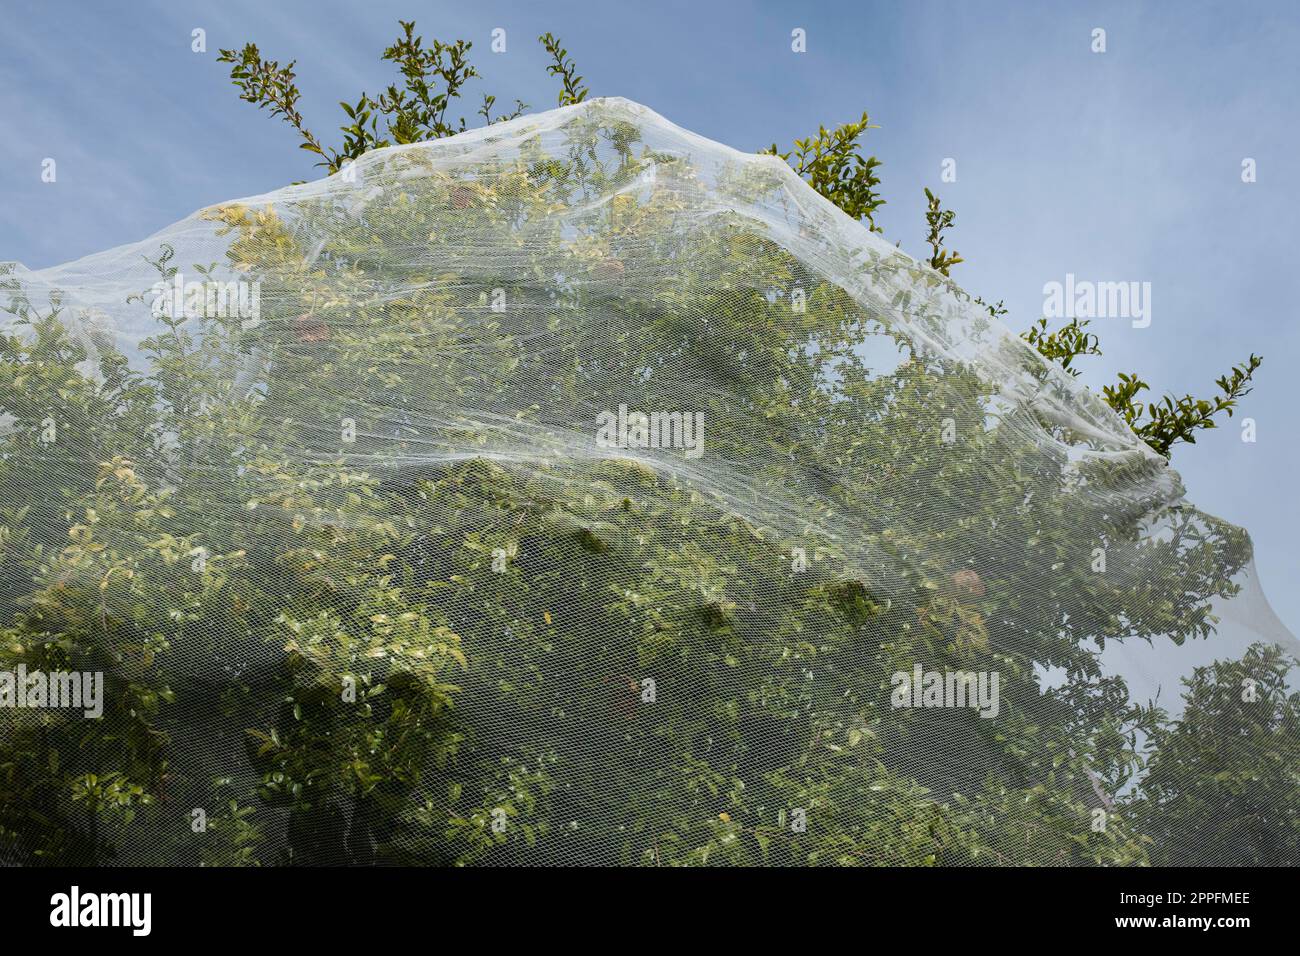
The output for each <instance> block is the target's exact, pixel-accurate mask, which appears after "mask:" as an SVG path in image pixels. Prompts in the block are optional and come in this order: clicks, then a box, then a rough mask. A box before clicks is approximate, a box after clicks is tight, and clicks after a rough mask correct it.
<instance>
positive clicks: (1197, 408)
mask: <svg viewBox="0 0 1300 956" xmlns="http://www.w3.org/2000/svg"><path fill="white" fill-rule="evenodd" d="M1263 361H1264V360H1263V359H1262V358H1260V357H1259V356H1258V355H1253V354H1252V355H1251V356H1250V358H1249V359H1247V360H1246V361H1245V362H1243V363H1241V364H1240V365H1234V366H1233V368H1232V372H1231V373H1230V374H1228V375H1223V376H1220V378H1219V379H1218V380H1217V381H1216V382H1215V384H1216V385H1218V386H1219V392H1220V394H1219V395H1216V396H1214V397H1213V398H1208V399H1207V398H1195V397H1194V396H1192V395H1183V396H1181V397H1175V396H1173V395H1166V396H1165V397H1164V398H1163V399H1161V400H1160V401H1159V402H1150V403H1145V402H1141V401H1139V400H1138V395H1139V394H1140V393H1141V392H1143V391H1145V390H1146V389H1147V388H1149V387H1150V386H1148V385H1147V383H1146V382H1144V381H1142V379H1140V378H1139V377H1138V376H1137V375H1136V374H1125V373H1123V372H1121V373H1120V376H1119V383H1118V384H1116V385H1107V386H1105V388H1104V389H1103V391H1104V392H1105V395H1106V401H1107V402H1108V403H1109V404H1110V406H1111V408H1113V409H1115V411H1117V412H1119V413H1120V415H1122V416H1123V418H1124V421H1126V422H1128V424H1129V427H1130V428H1132V429H1133V431H1134V432H1136V433H1137V434H1138V435H1139V436H1140V437H1141V438H1142V440H1143V441H1145V442H1146V443H1147V444H1148V445H1150V446H1151V447H1152V448H1154V449H1155V450H1156V451H1158V452H1159V453H1160V454H1162V455H1166V456H1167V455H1168V454H1169V450H1170V449H1171V448H1172V447H1173V446H1174V444H1176V443H1177V442H1187V443H1188V444H1193V445H1194V444H1196V433H1197V431H1199V430H1201V429H1205V428H1217V427H1218V425H1217V423H1216V422H1215V420H1214V418H1215V416H1216V415H1218V414H1220V413H1226V414H1227V416H1228V417H1229V418H1231V417H1232V413H1233V410H1234V409H1235V408H1236V407H1237V401H1238V400H1239V399H1241V398H1244V397H1245V396H1246V395H1249V394H1250V391H1251V389H1252V387H1253V386H1252V384H1251V377H1252V376H1253V375H1254V374H1255V370H1256V369H1257V368H1259V366H1260V364H1261V363H1262V362H1263Z"/></svg>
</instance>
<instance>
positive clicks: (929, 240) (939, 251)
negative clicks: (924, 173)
mask: <svg viewBox="0 0 1300 956" xmlns="http://www.w3.org/2000/svg"><path fill="white" fill-rule="evenodd" d="M925 199H926V210H925V225H926V228H927V230H928V231H927V232H926V236H925V242H926V245H928V246H929V247H930V268H931V269H934V270H935V271H936V272H939V273H941V274H943V275H945V276H946V275H948V274H949V270H950V269H952V267H953V266H955V265H956V264H957V263H959V262H963V261H965V260H963V259H962V257H961V256H960V255H958V254H957V253H956V252H949V251H948V250H946V249H944V247H943V234H944V232H946V231H947V230H948V229H950V228H951V227H952V224H953V222H954V221H955V220H956V218H957V214H956V213H955V212H953V211H952V210H951V209H944V208H943V207H942V206H941V205H940V204H939V197H938V196H936V195H935V194H934V193H932V192H931V191H930V189H929V187H927V188H926V190H925Z"/></svg>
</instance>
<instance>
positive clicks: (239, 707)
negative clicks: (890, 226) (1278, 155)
mask: <svg viewBox="0 0 1300 956" xmlns="http://www.w3.org/2000/svg"><path fill="white" fill-rule="evenodd" d="M936 254H937V253H936ZM2 268H3V274H0V306H3V307H4V308H6V309H7V310H8V312H7V315H6V316H5V318H6V319H7V320H8V321H7V327H6V329H5V334H4V338H3V340H0V351H2V352H3V354H2V355H0V602H2V603H3V607H2V608H0V611H2V612H3V619H2V623H3V626H4V628H5V630H4V634H3V636H2V638H0V669H3V670H6V671H9V672H12V673H15V674H16V673H18V672H19V668H20V667H21V668H22V669H23V670H24V671H25V672H27V673H45V674H57V673H64V672H75V673H82V672H94V673H102V675H103V685H104V689H103V701H102V703H103V713H102V716H101V717H98V718H87V717H86V716H85V715H83V713H82V712H81V711H80V710H73V709H67V708H64V709H54V708H50V707H40V706H27V707H6V708H2V709H0V858H3V859H4V860H6V861H10V862H23V863H98V864H108V863H145V864H156V863H165V864H198V863H206V864H209V865H234V864H240V865H245V864H261V865H275V864H285V863H301V864H330V863H353V864H369V863H419V864H474V863H478V864H503V863H518V864H649V865H670V864H762V863H768V864H845V865H927V864H940V865H951V864H975V865H1008V864H1045V865H1088V864H1092V865H1097V864H1106V865H1109V864H1141V863H1173V864H1185V863H1209V864H1214V863H1226V864H1236V863H1241V864H1252V863H1253V864H1259V863H1266V864H1290V865H1295V864H1297V863H1300V695H1298V694H1297V692H1296V691H1295V675H1296V671H1295V669H1294V668H1295V660H1294V655H1295V654H1296V651H1297V646H1296V643H1295V641H1294V639H1293V638H1292V637H1291V636H1290V635H1289V634H1288V633H1287V632H1286V630H1285V628H1283V627H1282V626H1281V625H1280V624H1279V623H1278V622H1277V621H1276V619H1275V618H1274V617H1273V615H1272V612H1271V611H1270V610H1269V608H1268V605H1267V602H1266V601H1265V600H1264V598H1263V596H1262V594H1261V593H1260V592H1259V590H1258V586H1257V583H1256V581H1255V578H1254V571H1253V567H1252V564H1251V546H1250V542H1249V539H1248V537H1247V535H1246V534H1245V533H1244V532H1243V531H1242V530H1241V529H1239V528H1236V527H1233V526H1231V525H1230V524H1227V523H1225V522H1223V521H1221V520H1219V519H1216V518H1214V517H1212V516H1210V515H1207V514H1204V513H1202V512H1200V511H1198V510H1197V509H1196V508H1195V507H1193V506H1192V505H1191V504H1190V503H1188V502H1187V501H1186V500H1185V499H1184V490H1183V487H1182V484H1181V481H1180V479H1179V476H1178V475H1177V473H1176V472H1175V471H1173V470H1172V469H1171V468H1170V467H1169V463H1168V461H1167V460H1166V459H1165V458H1164V457H1162V456H1161V455H1159V454H1157V452H1156V451H1154V450H1153V449H1152V447H1150V446H1149V445H1148V444H1147V443H1146V442H1144V441H1143V440H1142V438H1141V437H1139V436H1138V435H1136V434H1135V433H1134V431H1133V430H1132V429H1131V428H1130V427H1129V425H1128V424H1127V423H1126V422H1125V421H1124V420H1123V419H1122V418H1121V417H1120V416H1119V415H1117V414H1116V413H1115V411H1114V410H1113V409H1112V408H1111V407H1110V406H1109V405H1108V404H1107V402H1106V401H1105V400H1104V399H1103V398H1102V397H1101V396H1098V395H1095V394H1094V393H1092V392H1090V391H1088V390H1087V389H1086V388H1085V387H1084V386H1082V385H1081V384H1080V383H1079V382H1077V381H1076V380H1075V378H1073V377H1072V376H1071V375H1070V374H1068V373H1067V371H1065V370H1064V369H1062V368H1061V367H1060V366H1059V365H1056V364H1053V363H1052V362H1050V361H1048V360H1047V359H1046V358H1044V356H1043V355H1042V354H1040V353H1039V351H1038V350H1036V349H1035V348H1034V347H1033V345H1032V344H1030V343H1027V342H1026V341H1024V340H1023V339H1022V338H1020V337H1019V336H1017V335H1015V334H1014V333H1013V332H1011V331H1009V330H1008V329H1007V328H1006V327H1005V326H1004V325H1003V324H1002V323H1001V322H1000V321H998V319H997V318H996V316H995V315H994V314H991V313H990V311H989V309H988V308H987V307H985V306H983V305H981V304H979V303H977V302H975V301H973V300H972V299H971V298H970V296H969V295H967V294H966V293H964V292H963V291H962V290H961V289H960V288H959V287H958V286H956V285H955V284H954V283H953V282H952V281H951V279H949V278H948V277H947V276H945V275H944V274H942V273H941V271H939V270H937V269H936V268H935V267H933V266H932V265H931V264H929V263H923V262H918V261H916V260H914V259H912V258H910V257H909V256H907V255H905V254H904V253H902V252H900V251H899V250H898V249H896V248H895V247H894V246H892V245H891V244H889V243H887V242H885V241H884V240H883V239H881V238H880V237H879V236H878V235H876V234H874V233H873V232H872V231H870V230H869V229H868V228H867V227H866V226H864V225H863V224H861V223H859V222H857V221H855V220H853V219H851V218H849V217H848V216H847V215H845V214H844V213H843V212H842V211H841V210H840V209H838V208H836V207H835V206H834V205H833V204H832V203H831V202H829V201H827V200H826V199H824V198H823V197H822V196H820V195H818V194H817V192H815V191H814V190H813V189H812V188H810V187H809V186H808V185H807V184H806V183H805V182H804V181H803V180H801V179H800V177H799V176H798V175H797V174H796V173H795V172H794V171H793V170H792V169H791V168H790V167H789V166H788V165H787V164H786V162H784V161H783V160H782V159H781V158H779V157H776V156H768V155H765V156H755V155H749V154H744V153H740V152H736V151H734V150H732V149H729V148H727V147H724V146H721V145H719V144H717V143H714V142H711V141H709V140H707V139H704V138H702V137H699V136H696V135H694V134H691V133H689V132H687V131H685V130H682V129H680V128H678V127H676V126H674V125H672V124H671V123H669V122H667V121H666V120H664V119H663V118H661V117H659V116H658V115H656V114H655V113H653V112H651V111H650V110H648V109H646V108H644V107H641V106H638V105H637V104H634V103H631V102H629V101H626V100H622V99H595V100H587V101H584V102H580V103H577V104H575V105H572V106H568V107H564V108H561V109H557V110H553V111H551V112H548V113H543V114H540V115H535V116H524V117H520V118H516V119H512V120H509V121H508V122H501V123H497V124H494V125H490V126H487V127H485V128H483V129H479V130H474V131H470V132H463V133H459V134H458V135H454V136H450V137H448V138H445V139H440V140H435V141H431V142H419V143H411V144H408V145H399V146H393V147H390V148H386V149H380V150H375V151H372V152H368V153H366V154H365V155H362V156H360V157H359V158H357V159H355V160H349V161H348V162H346V163H344V164H342V166H341V168H339V170H338V171H337V172H335V173H334V174H333V175H330V176H329V177H328V178H325V179H322V180H319V181H316V182H312V183H307V184H303V185H296V186H290V187H286V188H284V189H282V190H279V191H277V192H274V193H271V194H267V195H264V196H259V197H255V198H251V199H245V200H241V201H238V202H231V203H225V204H221V205H218V206H213V207H210V208H207V209H204V210H202V211H200V212H198V213H196V214H194V215H192V216H190V217H189V218H187V219H186V220H184V221H182V222H180V223H178V224H176V225H174V226H172V227H170V228H168V229H166V230H164V231H162V232H160V233H158V234H157V235H155V236H153V237H151V238H150V239H148V240H145V241H144V242H141V243H137V244H134V245H131V246H126V247H122V248H119V249H116V250H112V251H110V252H106V253H102V254H99V255H96V256H91V257H89V258H87V259H83V260H80V261H78V262H74V263H70V264H68V265H65V266H61V267H56V268H53V269H47V270H42V271H29V270H26V269H24V268H22V267H21V266H17V265H14V264H8V265H6V266H4V267H2Z"/></svg>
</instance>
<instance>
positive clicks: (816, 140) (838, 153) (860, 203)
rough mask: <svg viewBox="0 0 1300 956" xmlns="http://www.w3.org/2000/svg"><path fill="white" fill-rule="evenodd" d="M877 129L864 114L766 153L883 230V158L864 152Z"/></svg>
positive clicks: (853, 215)
mask: <svg viewBox="0 0 1300 956" xmlns="http://www.w3.org/2000/svg"><path fill="white" fill-rule="evenodd" d="M877 128H878V127H876V126H873V125H871V122H870V120H869V119H868V117H867V114H866V113H863V114H862V118H861V119H859V120H857V121H856V122H853V123H844V124H842V125H840V126H837V127H835V129H834V130H827V129H826V127H825V126H823V127H821V128H820V129H818V131H817V135H816V136H810V137H808V138H806V139H797V140H795V141H794V148H793V149H790V150H787V151H786V152H780V151H779V150H778V149H777V148H776V144H775V143H774V144H773V145H772V146H771V147H769V148H768V149H767V150H765V152H767V153H769V154H771V155H773V156H779V157H780V158H781V159H783V160H785V161H786V162H787V163H789V164H790V166H791V167H792V168H793V169H794V171H795V173H797V174H798V175H799V176H800V177H801V178H802V179H803V180H804V181H806V182H807V183H808V185H810V186H812V188H813V189H815V190H817V192H818V193H820V194H821V195H822V196H825V197H826V198H827V199H829V200H830V201H831V202H833V203H834V204H835V205H836V206H838V207H839V208H840V209H842V210H843V211H844V213H845V214H846V215H848V216H849V217H850V218H853V219H860V220H864V221H865V222H866V225H867V228H868V229H870V230H871V231H872V232H880V231H881V229H880V227H879V226H877V225H876V220H875V213H876V210H877V209H879V208H880V207H881V206H883V205H884V204H885V200H884V199H883V198H882V197H881V195H880V192H879V189H878V187H879V186H880V177H879V176H878V175H877V174H876V170H877V169H878V168H879V167H880V160H878V159H877V158H876V157H875V156H864V155H863V154H862V152H861V139H862V137H863V135H864V134H865V133H866V132H867V130H869V129H877ZM949 215H951V214H949ZM945 274H946V273H945Z"/></svg>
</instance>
